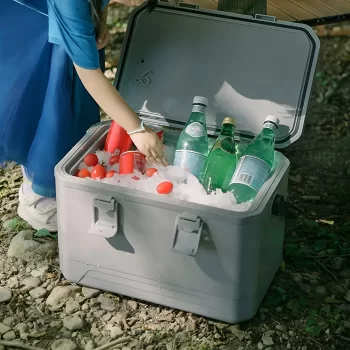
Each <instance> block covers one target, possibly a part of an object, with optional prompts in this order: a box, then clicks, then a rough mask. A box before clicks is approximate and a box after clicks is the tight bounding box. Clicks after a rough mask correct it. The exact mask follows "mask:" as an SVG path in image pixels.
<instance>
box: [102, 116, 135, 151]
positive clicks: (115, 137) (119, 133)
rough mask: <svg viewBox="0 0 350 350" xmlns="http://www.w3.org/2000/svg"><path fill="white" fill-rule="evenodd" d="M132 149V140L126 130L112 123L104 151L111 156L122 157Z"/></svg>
mask: <svg viewBox="0 0 350 350" xmlns="http://www.w3.org/2000/svg"><path fill="white" fill-rule="evenodd" d="M131 147H132V140H131V137H130V136H129V135H128V133H127V132H126V130H125V129H124V128H122V127H121V126H120V125H119V124H117V123H116V122H115V121H112V123H111V126H110V128H109V131H108V134H107V138H106V142H105V146H104V149H103V150H104V151H105V152H108V153H111V154H115V155H121V154H122V153H124V152H127V151H129V150H130V149H131Z"/></svg>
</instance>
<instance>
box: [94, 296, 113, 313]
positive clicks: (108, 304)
mask: <svg viewBox="0 0 350 350" xmlns="http://www.w3.org/2000/svg"><path fill="white" fill-rule="evenodd" d="M97 301H98V302H99V303H100V304H101V309H102V310H105V311H114V310H115V303H114V301H113V300H112V299H110V298H108V297H106V296H105V295H99V297H98V298H97Z"/></svg>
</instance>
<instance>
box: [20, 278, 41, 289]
mask: <svg viewBox="0 0 350 350" xmlns="http://www.w3.org/2000/svg"><path fill="white" fill-rule="evenodd" d="M40 283H41V281H40V279H39V278H37V277H27V278H25V279H24V280H23V281H22V284H23V285H24V286H25V289H26V290H30V289H33V288H35V287H38V286H39V285H40Z"/></svg>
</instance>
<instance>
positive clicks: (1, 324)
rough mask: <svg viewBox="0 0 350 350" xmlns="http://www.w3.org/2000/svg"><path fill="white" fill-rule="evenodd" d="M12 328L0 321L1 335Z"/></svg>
mask: <svg viewBox="0 0 350 350" xmlns="http://www.w3.org/2000/svg"><path fill="white" fill-rule="evenodd" d="M10 330H11V328H10V327H8V326H6V325H4V324H3V323H0V335H1V334H5V333H7V332H9V331H10Z"/></svg>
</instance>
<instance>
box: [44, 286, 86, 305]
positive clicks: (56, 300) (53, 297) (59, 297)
mask: <svg viewBox="0 0 350 350" xmlns="http://www.w3.org/2000/svg"><path fill="white" fill-rule="evenodd" d="M79 289H80V288H79V287H75V286H58V287H55V288H54V289H53V290H52V292H51V293H50V295H49V296H48V298H47V299H46V305H48V306H55V305H60V304H61V303H62V301H65V300H66V299H68V298H69V297H70V296H72V295H75V294H76V293H77V292H78V291H79Z"/></svg>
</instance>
